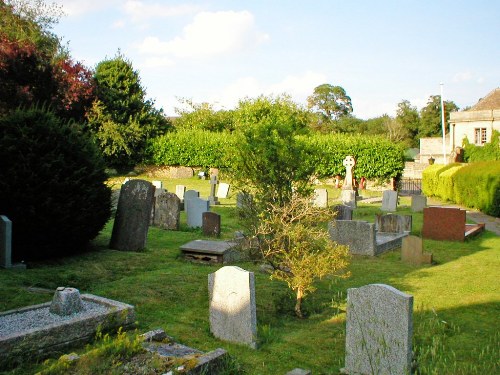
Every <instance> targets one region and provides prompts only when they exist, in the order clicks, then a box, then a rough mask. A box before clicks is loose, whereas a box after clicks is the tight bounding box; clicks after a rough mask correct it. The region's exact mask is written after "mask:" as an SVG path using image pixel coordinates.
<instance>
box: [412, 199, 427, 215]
mask: <svg viewBox="0 0 500 375" xmlns="http://www.w3.org/2000/svg"><path fill="white" fill-rule="evenodd" d="M425 207H427V197H426V196H425V195H412V196H411V210H412V211H413V212H422V211H423V210H424V208H425Z"/></svg>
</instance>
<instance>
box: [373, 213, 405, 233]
mask: <svg viewBox="0 0 500 375" xmlns="http://www.w3.org/2000/svg"><path fill="white" fill-rule="evenodd" d="M411 225H412V216H411V215H395V214H388V215H375V228H376V229H377V230H378V231H379V232H388V233H404V232H411Z"/></svg>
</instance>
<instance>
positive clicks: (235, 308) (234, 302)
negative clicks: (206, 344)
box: [208, 266, 257, 349]
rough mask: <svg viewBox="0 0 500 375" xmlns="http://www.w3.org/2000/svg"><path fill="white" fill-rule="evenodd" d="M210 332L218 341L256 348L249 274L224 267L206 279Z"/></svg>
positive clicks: (254, 320)
mask: <svg viewBox="0 0 500 375" xmlns="http://www.w3.org/2000/svg"><path fill="white" fill-rule="evenodd" d="M208 293H209V307H210V331H211V332H212V334H213V335H214V336H215V337H217V338H219V339H221V340H226V341H230V342H235V343H241V344H246V345H248V346H250V347H251V348H254V349H255V348H256V347H257V314H256V306H255V281H254V274H253V272H248V271H245V270H244V269H242V268H240V267H235V266H225V267H222V268H221V269H219V270H218V271H217V272H214V273H211V274H209V275H208Z"/></svg>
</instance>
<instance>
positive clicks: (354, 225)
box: [328, 220, 377, 256]
mask: <svg viewBox="0 0 500 375" xmlns="http://www.w3.org/2000/svg"><path fill="white" fill-rule="evenodd" d="M328 232H329V234H330V238H331V239H332V240H333V241H335V242H337V243H338V244H340V245H347V246H349V252H350V253H351V254H357V255H371V256H373V255H376V254H377V249H376V244H377V242H376V235H375V233H376V232H375V224H373V223H368V222H366V221H361V220H335V222H333V223H330V225H329V226H328Z"/></svg>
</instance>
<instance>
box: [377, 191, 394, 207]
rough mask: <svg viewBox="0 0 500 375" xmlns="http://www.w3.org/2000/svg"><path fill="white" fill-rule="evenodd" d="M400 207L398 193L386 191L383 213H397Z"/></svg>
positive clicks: (383, 198)
mask: <svg viewBox="0 0 500 375" xmlns="http://www.w3.org/2000/svg"><path fill="white" fill-rule="evenodd" d="M397 207H398V192H397V191H394V190H384V193H383V195H382V207H381V208H380V209H381V210H382V211H390V212H394V211H396V209H397Z"/></svg>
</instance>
